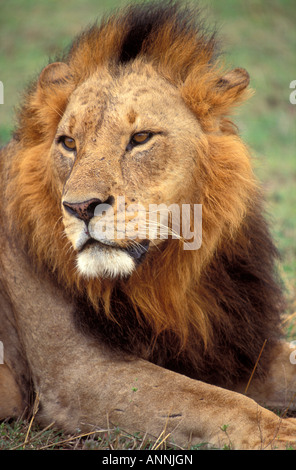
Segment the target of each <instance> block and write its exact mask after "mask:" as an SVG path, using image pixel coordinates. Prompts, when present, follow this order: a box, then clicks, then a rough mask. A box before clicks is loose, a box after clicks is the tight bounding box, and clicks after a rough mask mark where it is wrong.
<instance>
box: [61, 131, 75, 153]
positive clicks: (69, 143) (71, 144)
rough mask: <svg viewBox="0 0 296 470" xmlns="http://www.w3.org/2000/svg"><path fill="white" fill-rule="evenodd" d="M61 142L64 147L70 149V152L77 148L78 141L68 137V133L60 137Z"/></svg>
mask: <svg viewBox="0 0 296 470" xmlns="http://www.w3.org/2000/svg"><path fill="white" fill-rule="evenodd" d="M59 143H61V144H62V146H63V147H64V149H66V150H68V151H69V152H75V150H76V143H75V140H74V139H72V137H67V136H66V135H62V136H61V137H60V138H59Z"/></svg>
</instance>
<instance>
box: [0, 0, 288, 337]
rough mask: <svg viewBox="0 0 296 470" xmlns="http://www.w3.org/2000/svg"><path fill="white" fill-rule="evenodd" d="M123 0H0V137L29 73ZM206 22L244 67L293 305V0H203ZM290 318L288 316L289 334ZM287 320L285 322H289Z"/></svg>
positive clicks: (247, 123)
mask: <svg viewBox="0 0 296 470" xmlns="http://www.w3.org/2000/svg"><path fill="white" fill-rule="evenodd" d="M126 3H127V2H126V1H123V0H83V1H82V0H64V1H62V2H61V1H59V0H38V1H37V0H0V12H1V15H0V81H2V82H3V84H4V104H1V105H0V145H1V146H2V145H4V144H5V143H7V142H8V140H9V138H10V135H11V131H12V130H13V127H14V107H15V106H16V105H17V104H18V103H19V101H20V97H21V92H22V90H23V89H24V87H25V86H26V85H27V84H28V83H29V82H30V80H31V79H32V78H34V77H36V75H37V74H38V72H40V70H41V69H42V67H43V66H45V65H46V64H47V63H48V57H52V58H53V57H54V56H55V55H56V54H57V53H58V52H59V51H60V50H61V49H63V48H64V47H67V46H68V45H69V44H70V42H71V39H72V38H73V36H75V35H76V34H78V33H80V32H81V30H82V29H83V28H84V27H85V26H87V25H88V24H91V23H93V22H94V20H95V19H100V17H101V16H102V14H104V13H108V12H109V11H111V10H112V9H114V8H117V7H120V6H123V5H125V4H126ZM192 3H195V1H192ZM199 4H200V5H201V6H202V7H203V8H204V9H205V14H206V16H207V17H208V18H209V24H213V23H214V24H215V23H216V25H217V28H218V30H219V31H220V36H221V38H222V44H223V49H224V51H225V60H226V62H227V63H228V64H229V65H232V66H233V67H244V68H246V69H247V70H248V72H249V74H250V76H251V86H252V87H253V88H254V90H255V92H256V93H255V95H254V97H253V98H252V99H251V100H250V101H249V102H248V103H246V104H244V105H243V107H241V108H240V109H239V110H238V111H237V112H236V114H237V115H236V116H235V122H236V123H237V124H238V126H239V129H240V133H241V135H242V136H243V138H244V140H245V141H246V142H247V144H248V145H249V147H250V148H251V153H252V155H253V157H254V159H255V166H256V173H257V175H258V177H259V178H260V179H261V180H262V182H263V187H264V189H265V193H266V200H267V210H268V213H269V217H270V224H271V229H272V232H273V234H274V237H275V238H276V241H277V244H278V246H279V249H280V253H281V255H282V261H281V264H280V266H279V269H280V274H281V276H282V279H283V282H284V284H285V289H286V294H287V298H288V302H289V306H288V312H287V313H288V314H289V315H290V318H293V317H291V315H292V314H293V313H294V312H295V311H296V287H295V284H296V282H295V280H296V184H295V183H296V104H294V105H293V104H291V103H290V100H289V96H290V94H291V92H292V91H293V90H292V89H290V88H289V86H290V83H291V82H292V80H296V2H295V0H269V1H268V2H267V1H266V0H223V1H221V0H201V1H199ZM295 323H296V322H295V321H292V323H291V322H289V323H287V333H288V334H289V335H292V336H294V332H296V327H295ZM288 325H289V326H288Z"/></svg>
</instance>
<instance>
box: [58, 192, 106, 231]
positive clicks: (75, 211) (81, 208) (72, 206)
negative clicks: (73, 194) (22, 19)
mask: <svg viewBox="0 0 296 470" xmlns="http://www.w3.org/2000/svg"><path fill="white" fill-rule="evenodd" d="M113 203H114V197H113V196H109V197H108V199H106V201H104V202H103V201H101V199H97V198H93V199H89V200H88V201H84V202H67V201H64V202H63V206H64V207H65V209H66V211H67V212H68V213H69V214H71V215H74V217H77V218H78V219H81V220H83V221H84V222H85V223H86V224H88V223H89V221H90V220H91V219H92V218H93V216H94V215H95V209H96V207H97V206H100V205H101V204H108V205H113Z"/></svg>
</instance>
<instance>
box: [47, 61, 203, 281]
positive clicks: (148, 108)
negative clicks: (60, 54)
mask: <svg viewBox="0 0 296 470" xmlns="http://www.w3.org/2000/svg"><path fill="white" fill-rule="evenodd" d="M200 134H201V129H200V127H199V125H198V121H197V119H196V118H195V117H194V115H193V114H192V113H191V111H190V110H189V109H188V108H187V107H186V105H185V103H184V102H183V101H182V99H181V96H180V93H179V92H178V90H177V88H175V87H174V86H173V85H171V84H169V83H168V82H167V81H166V80H164V79H163V78H161V77H160V76H159V75H157V74H156V72H154V71H153V69H152V68H151V67H149V66H147V65H146V66H143V65H142V66H141V67H139V65H138V67H136V65H135V64H134V65H133V66H131V67H130V68H126V69H123V70H122V71H121V73H119V74H118V73H117V76H112V73H109V72H107V71H104V72H99V73H98V74H95V75H93V76H92V77H90V78H89V79H88V80H87V81H85V82H84V83H83V84H81V85H80V86H79V87H78V88H77V89H76V90H75V91H74V92H73V94H72V95H71V98H70V100H69V103H68V106H67V108H66V111H65V113H64V115H63V118H62V119H61V121H60V123H59V126H58V129H57V132H56V136H55V140H54V144H53V146H52V157H53V159H52V161H53V162H54V171H55V173H56V176H57V178H56V181H57V182H58V185H59V188H58V189H59V192H60V194H61V195H62V197H61V206H62V214H63V223H64V227H65V234H66V236H67V237H68V239H69V240H70V242H71V244H72V246H73V247H74V249H75V250H76V252H77V267H78V270H79V272H80V274H81V275H82V276H85V277H88V278H91V277H117V276H126V275H129V274H131V273H132V272H133V270H134V269H135V268H136V266H137V265H138V264H139V263H140V262H141V261H142V260H143V259H144V258H145V257H146V255H147V256H149V252H150V250H151V251H153V250H155V249H156V248H157V249H161V248H160V246H159V245H160V244H161V243H163V240H162V238H161V237H159V233H160V232H157V228H156V227H157V226H158V229H159V226H160V224H161V223H162V220H161V219H160V221H158V222H157V218H156V219H155V218H154V219H153V220H154V222H151V217H150V219H149V220H148V214H149V209H150V216H151V208H153V206H151V205H153V204H154V205H155V204H156V205H159V204H165V205H166V207H169V206H170V205H171V204H179V205H180V204H182V203H188V202H190V201H189V200H186V197H185V199H184V194H185V195H186V190H184V188H186V187H187V188H188V196H189V194H190V197H192V194H193V191H192V189H190V185H191V184H192V183H191V177H192V176H193V174H194V173H195V172H196V170H195V168H196V167H197V165H198V162H197V158H196V142H197V141H198V138H199V136H200ZM188 199H189V197H188ZM195 202H197V201H195ZM154 207H156V206H154ZM167 233H168V232H167ZM163 238H165V237H163Z"/></svg>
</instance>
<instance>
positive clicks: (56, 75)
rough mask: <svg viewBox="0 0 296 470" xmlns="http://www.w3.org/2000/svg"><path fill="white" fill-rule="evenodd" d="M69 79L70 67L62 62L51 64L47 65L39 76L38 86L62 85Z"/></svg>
mask: <svg viewBox="0 0 296 470" xmlns="http://www.w3.org/2000/svg"><path fill="white" fill-rule="evenodd" d="M69 78H70V67H69V66H68V65H67V64H65V63H64V62H53V63H52V64H49V65H47V66H46V67H45V68H44V69H43V70H42V72H41V74H40V75H39V80H38V86H40V87H41V88H45V87H47V86H50V85H62V84H63V83H67V82H68V80H69Z"/></svg>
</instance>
